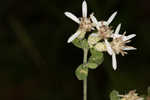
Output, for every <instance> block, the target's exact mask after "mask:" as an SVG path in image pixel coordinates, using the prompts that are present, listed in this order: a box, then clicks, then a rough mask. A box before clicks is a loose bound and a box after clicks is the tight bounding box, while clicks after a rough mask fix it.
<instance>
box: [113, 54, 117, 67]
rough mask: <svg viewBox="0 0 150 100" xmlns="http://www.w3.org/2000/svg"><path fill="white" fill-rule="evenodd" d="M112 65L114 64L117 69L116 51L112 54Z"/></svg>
mask: <svg viewBox="0 0 150 100" xmlns="http://www.w3.org/2000/svg"><path fill="white" fill-rule="evenodd" d="M112 66H113V69H114V70H116V69H117V60H116V54H115V53H113V54H112Z"/></svg>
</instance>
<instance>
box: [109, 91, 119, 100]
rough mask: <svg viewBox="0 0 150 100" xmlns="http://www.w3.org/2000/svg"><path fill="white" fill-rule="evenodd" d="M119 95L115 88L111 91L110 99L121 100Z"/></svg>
mask: <svg viewBox="0 0 150 100" xmlns="http://www.w3.org/2000/svg"><path fill="white" fill-rule="evenodd" d="M118 95H119V92H118V91H116V90H113V91H112V92H111V93H110V100H120V97H119V96H118Z"/></svg>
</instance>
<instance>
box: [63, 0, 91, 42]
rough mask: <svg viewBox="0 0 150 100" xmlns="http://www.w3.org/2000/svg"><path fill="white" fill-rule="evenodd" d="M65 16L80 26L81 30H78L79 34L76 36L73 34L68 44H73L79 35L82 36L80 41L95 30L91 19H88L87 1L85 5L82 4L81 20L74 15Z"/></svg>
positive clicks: (67, 13) (68, 13) (66, 13)
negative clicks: (87, 33)
mask: <svg viewBox="0 0 150 100" xmlns="http://www.w3.org/2000/svg"><path fill="white" fill-rule="evenodd" d="M65 15H66V16H67V17H69V18H70V19H72V20H73V21H75V22H76V23H78V24H79V29H78V30H77V32H76V33H75V34H73V35H72V36H71V37H70V38H69V39H68V41H67V42H68V43H70V42H72V41H73V40H74V39H75V38H77V37H78V36H79V35H80V36H79V39H82V38H84V36H85V33H86V32H89V31H91V29H92V28H93V26H92V22H91V20H90V18H88V17H87V3H86V1H83V3H82V17H81V18H77V17H76V16H75V15H74V14H72V13H70V12H65ZM79 32H80V33H79Z"/></svg>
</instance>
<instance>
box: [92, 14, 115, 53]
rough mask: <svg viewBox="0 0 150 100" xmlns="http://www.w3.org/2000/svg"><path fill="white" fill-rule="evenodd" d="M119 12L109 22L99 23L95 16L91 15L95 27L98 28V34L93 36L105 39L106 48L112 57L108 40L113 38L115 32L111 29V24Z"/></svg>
mask: <svg viewBox="0 0 150 100" xmlns="http://www.w3.org/2000/svg"><path fill="white" fill-rule="evenodd" d="M116 14H117V12H114V13H113V14H112V15H111V16H110V17H109V19H108V20H107V21H100V22H98V21H97V19H96V18H95V16H94V15H93V14H91V15H90V17H91V20H92V22H93V23H94V25H95V27H96V28H97V30H98V32H97V33H94V34H91V36H96V37H99V38H100V39H104V41H105V44H106V48H107V49H108V50H107V51H108V53H109V54H110V55H112V49H111V46H110V44H109V42H108V40H107V39H108V38H110V37H111V36H112V33H113V30H112V29H111V27H109V24H110V23H111V22H112V21H113V19H114V18H115V16H116Z"/></svg>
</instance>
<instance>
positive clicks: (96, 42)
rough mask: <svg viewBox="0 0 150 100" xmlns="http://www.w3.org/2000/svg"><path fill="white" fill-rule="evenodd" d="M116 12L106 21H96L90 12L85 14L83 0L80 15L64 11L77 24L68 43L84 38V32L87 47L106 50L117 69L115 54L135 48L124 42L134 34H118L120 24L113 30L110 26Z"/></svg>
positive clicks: (85, 5) (128, 40)
mask: <svg viewBox="0 0 150 100" xmlns="http://www.w3.org/2000/svg"><path fill="white" fill-rule="evenodd" d="M116 14H117V12H114V13H113V14H112V15H111V16H110V17H109V18H108V20H107V21H104V20H101V21H98V20H97V19H96V17H95V16H94V13H91V14H90V15H89V16H88V14H87V3H86V1H83V3H82V17H80V18H77V17H76V16H75V15H74V14H72V13H70V12H65V15H66V16H67V17H68V18H70V19H72V20H73V21H75V22H76V23H78V24H79V28H78V29H77V31H76V32H75V33H74V34H73V35H72V36H71V37H69V39H68V41H67V42H68V43H71V42H73V41H74V40H75V39H79V40H83V39H85V35H86V33H87V32H88V33H90V34H88V38H87V41H88V45H89V48H94V49H95V50H97V51H99V52H107V53H108V54H109V55H110V56H112V66H113V69H114V70H116V69H117V61H116V55H117V54H121V55H122V56H124V55H125V54H127V52H126V51H127V50H135V49H136V48H134V47H132V46H127V45H126V44H127V43H129V42H130V39H132V38H133V37H135V36H136V35H135V34H131V35H127V36H126V32H124V33H123V34H120V29H121V24H119V25H118V26H117V28H116V29H115V30H114V29H113V27H112V26H110V24H111V22H112V21H113V20H114V18H115V16H116Z"/></svg>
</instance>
